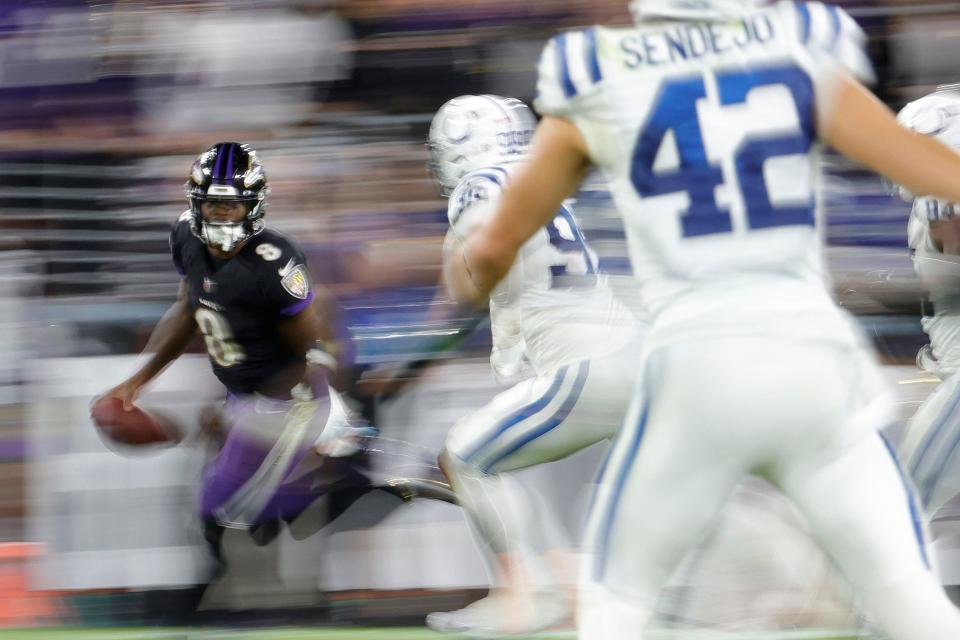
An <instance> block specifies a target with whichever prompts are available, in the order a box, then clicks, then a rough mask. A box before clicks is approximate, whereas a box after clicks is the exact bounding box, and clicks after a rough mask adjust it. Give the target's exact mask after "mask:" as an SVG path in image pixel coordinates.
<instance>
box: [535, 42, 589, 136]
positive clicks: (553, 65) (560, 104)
mask: <svg viewBox="0 0 960 640" xmlns="http://www.w3.org/2000/svg"><path fill="white" fill-rule="evenodd" d="M602 80H603V71H602V69H601V65H600V56H599V52H598V33H597V28H596V27H591V28H589V29H583V30H581V31H569V32H566V33H561V34H560V35H558V36H554V37H553V38H551V39H550V41H549V42H548V43H547V46H546V47H544V49H543V53H541V54H540V62H539V63H538V64H537V97H536V98H535V99H534V101H533V106H534V108H535V109H536V110H537V112H538V113H540V114H541V115H552V116H560V117H568V118H569V117H571V116H572V115H573V112H574V111H575V110H576V109H577V108H578V107H579V106H580V103H582V102H583V101H585V100H588V99H589V98H590V97H591V96H595V95H597V94H598V92H599V86H600V83H601V81H602Z"/></svg>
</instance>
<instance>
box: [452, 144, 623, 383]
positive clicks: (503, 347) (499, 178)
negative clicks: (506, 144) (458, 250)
mask: <svg viewBox="0 0 960 640" xmlns="http://www.w3.org/2000/svg"><path fill="white" fill-rule="evenodd" d="M516 166H517V165H516V164H515V163H505V164H502V165H499V166H492V167H487V168H484V169H479V170H477V171H473V172H471V173H469V174H467V175H466V176H464V177H463V179H461V180H460V182H459V183H458V184H457V187H456V189H455V190H454V191H453V193H452V194H451V196H450V201H449V205H448V209H447V215H448V218H449V221H450V226H451V232H450V233H451V235H452V236H453V237H455V238H457V239H459V240H463V239H465V238H466V237H467V236H468V235H469V234H470V232H471V231H472V229H473V228H474V227H475V226H476V225H477V224H479V223H480V222H482V221H484V220H486V219H488V218H489V217H490V216H491V215H493V212H494V211H495V210H496V204H497V201H498V200H499V198H500V194H501V193H502V191H503V186H504V184H505V183H506V181H507V180H508V179H509V177H510V174H511V172H512V171H513V170H514V168H515V167H516ZM490 323H491V331H492V333H493V347H494V352H493V354H492V356H491V362H492V364H493V365H494V369H495V371H497V372H498V373H499V374H501V375H503V374H504V371H502V370H500V369H501V368H503V369H509V368H510V367H511V365H512V364H514V363H516V362H517V361H518V359H519V358H520V357H521V356H523V357H526V359H528V360H529V362H530V363H531V364H532V365H533V368H534V369H535V370H536V372H537V373H538V374H543V373H546V372H548V371H552V370H554V369H556V368H557V367H560V366H563V365H565V364H569V363H572V362H576V361H578V360H584V359H587V358H593V357H600V356H603V355H605V354H607V353H611V352H613V351H615V350H617V349H619V348H621V347H622V346H623V345H624V344H626V343H627V342H628V341H629V340H630V339H632V338H633V336H634V335H636V325H637V321H636V319H635V318H634V317H633V315H632V314H631V313H630V312H629V311H627V310H626V308H625V307H624V306H623V305H622V304H621V303H620V302H619V301H618V300H617V299H616V298H615V297H614V295H613V292H612V291H611V289H610V287H609V286H608V284H607V282H606V278H605V277H603V276H601V275H600V274H599V273H598V272H597V259H596V256H595V254H594V253H593V252H592V251H591V249H590V247H589V246H588V245H587V244H586V242H585V240H584V237H583V233H582V232H581V231H580V228H579V226H578V225H577V222H576V220H575V219H574V217H573V214H572V212H571V209H570V206H569V205H568V204H564V205H563V206H562V207H561V208H560V210H559V211H557V215H556V217H555V218H554V219H553V221H551V223H550V224H548V225H547V226H546V227H544V228H543V229H540V230H539V231H537V233H535V234H534V236H533V237H532V238H531V239H530V240H528V241H527V242H526V244H524V245H523V247H522V248H521V249H520V252H519V254H518V256H517V259H516V260H515V261H514V264H513V266H512V267H511V269H510V272H509V273H508V274H507V276H506V277H505V278H504V279H503V281H502V282H501V283H500V284H499V285H498V286H497V288H496V289H495V290H494V292H493V293H492V294H491V296H490ZM505 377H508V376H505Z"/></svg>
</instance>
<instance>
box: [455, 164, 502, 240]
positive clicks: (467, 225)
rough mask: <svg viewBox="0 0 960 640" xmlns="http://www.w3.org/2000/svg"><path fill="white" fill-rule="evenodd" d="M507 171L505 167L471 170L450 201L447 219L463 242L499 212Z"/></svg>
mask: <svg viewBox="0 0 960 640" xmlns="http://www.w3.org/2000/svg"><path fill="white" fill-rule="evenodd" d="M505 177H506V174H505V173H504V172H503V170H502V169H490V170H489V171H480V172H475V173H471V174H469V175H467V176H465V177H464V178H463V180H461V181H460V183H459V184H458V185H457V188H456V189H454V190H453V193H452V194H451V195H450V200H449V201H448V202H447V221H448V222H449V223H450V229H451V231H452V232H453V234H454V235H455V236H456V237H457V238H459V239H460V240H461V241H462V240H463V239H465V238H466V237H467V236H469V235H470V234H471V233H472V232H473V230H474V229H475V228H476V227H477V225H479V224H480V223H482V222H484V221H485V220H488V219H490V217H491V216H492V215H493V212H494V211H496V206H497V200H499V198H500V193H501V192H502V190H503V182H504V180H505Z"/></svg>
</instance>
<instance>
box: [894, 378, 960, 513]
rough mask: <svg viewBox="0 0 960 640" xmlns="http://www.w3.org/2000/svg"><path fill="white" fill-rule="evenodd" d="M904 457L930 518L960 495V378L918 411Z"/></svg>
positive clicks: (949, 381) (906, 439)
mask: <svg viewBox="0 0 960 640" xmlns="http://www.w3.org/2000/svg"><path fill="white" fill-rule="evenodd" d="M900 456H901V458H902V459H903V468H904V470H905V471H907V472H908V473H909V475H910V477H911V478H912V479H913V483H914V485H915V486H916V488H917V497H918V498H920V502H921V504H922V505H923V508H924V510H925V511H926V514H927V516H928V517H931V518H932V517H933V516H934V515H935V514H936V513H937V511H938V510H939V509H940V508H941V507H943V506H944V505H945V504H946V503H947V502H949V501H950V500H951V499H952V498H954V497H955V496H956V495H957V494H960V375H957V374H954V375H952V376H950V377H948V378H947V379H946V380H944V381H943V382H941V383H940V385H939V386H938V387H937V388H936V390H935V391H934V392H933V393H932V394H930V397H928V398H927V399H926V400H925V401H924V403H923V404H922V405H921V406H920V408H919V409H917V412H916V413H915V414H914V416H913V418H912V419H911V420H910V423H909V425H908V426H907V431H906V435H905V436H904V440H903V443H902V444H901V446H900Z"/></svg>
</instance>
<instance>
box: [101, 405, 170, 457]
mask: <svg viewBox="0 0 960 640" xmlns="http://www.w3.org/2000/svg"><path fill="white" fill-rule="evenodd" d="M90 418H91V419H92V420H93V424H94V425H96V427H97V430H98V431H99V432H100V435H101V436H102V437H103V438H104V441H105V442H106V443H107V444H108V445H110V444H119V445H126V446H128V447H129V446H133V447H144V446H147V445H173V444H176V443H177V442H179V441H180V431H179V429H177V427H176V426H175V425H174V424H173V423H172V422H171V421H169V420H167V419H166V418H164V417H162V416H159V415H156V414H152V413H147V412H146V411H143V410H142V409H139V408H137V407H133V408H132V409H131V410H130V411H125V410H124V409H123V400H121V399H120V398H114V397H112V396H103V397H101V398H97V399H96V400H95V401H94V403H93V405H91V407H90Z"/></svg>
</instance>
